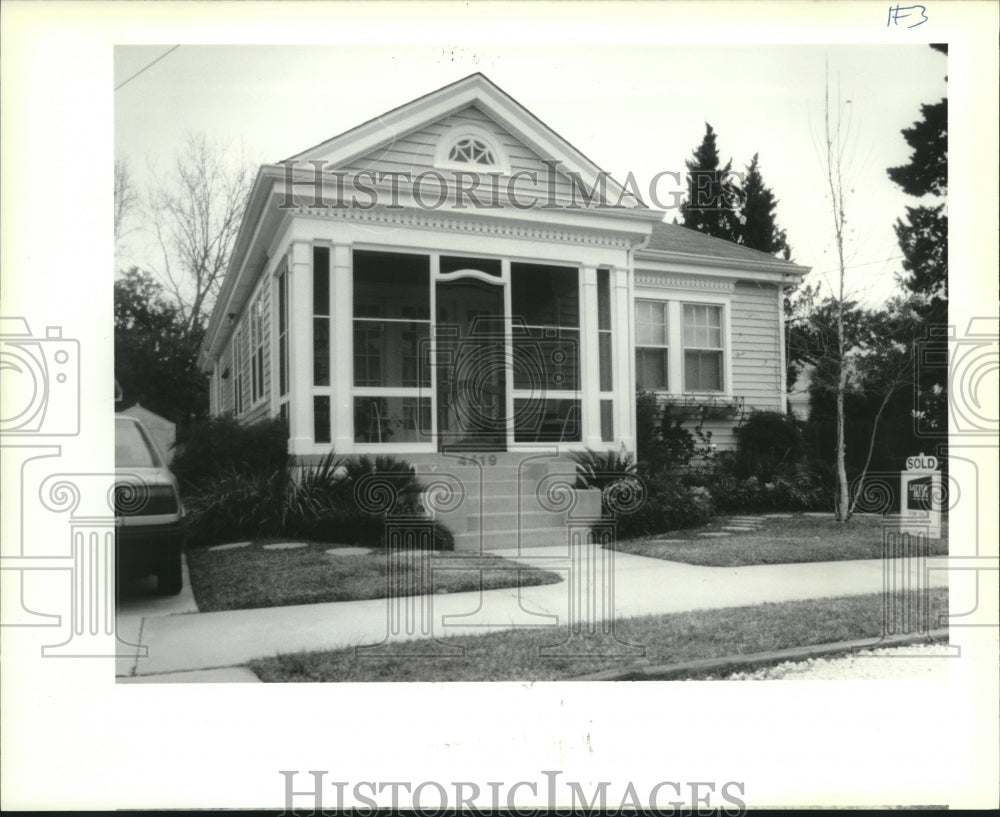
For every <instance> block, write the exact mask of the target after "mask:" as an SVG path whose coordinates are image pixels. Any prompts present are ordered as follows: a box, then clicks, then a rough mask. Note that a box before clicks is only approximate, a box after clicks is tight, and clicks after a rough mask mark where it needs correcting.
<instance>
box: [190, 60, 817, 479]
mask: <svg viewBox="0 0 1000 817" xmlns="http://www.w3.org/2000/svg"><path fill="white" fill-rule="evenodd" d="M634 187H635V185H634V183H633V184H632V185H629V184H626V185H624V186H623V185H622V184H619V183H618V182H616V181H615V180H613V179H611V178H610V177H609V176H608V174H607V173H605V172H604V171H602V170H601V169H600V168H599V167H597V166H596V165H595V164H594V163H593V162H592V161H590V160H589V159H588V158H587V157H586V156H585V155H583V154H582V153H581V152H580V151H579V150H577V149H576V148H575V147H573V145H571V144H570V143H569V142H567V141H566V140H565V139H563V138H562V137H561V136H559V135H558V134H556V133H554V132H553V131H552V130H551V129H550V128H548V127H547V126H546V125H545V124H544V123H543V122H541V121H540V120H539V119H537V118H536V117H535V116H533V115H532V114H531V113H529V112H528V111H527V110H525V109H524V108H523V107H522V106H521V105H520V104H519V103H518V102H517V101H515V100H514V99H512V98H511V97H510V96H508V95H507V94H506V93H504V92H503V91H502V90H500V89H499V88H498V87H497V86H496V85H494V84H493V83H492V82H490V81H489V80H488V79H487V78H486V77H484V76H483V75H482V74H474V75H472V76H469V77H466V78H465V79H462V80H460V81H458V82H456V83H454V84H452V85H449V86H446V87H444V88H441V89H439V90H437V91H434V92H433V93H430V94H428V95H426V96H423V97H420V98H419V99H416V100H414V101H412V102H409V103H407V104H405V105H403V106H402V107H399V108H396V109H394V110H392V111H389V112H388V113H386V114H384V115H382V116H380V117H378V118H376V119H373V120H371V121H369V122H366V123H364V124H362V125H359V126H358V127H356V128H354V129H352V130H350V131H347V132H346V133H343V134H341V135H339V136H336V137H334V138H332V139H330V140H328V141H326V142H323V143H322V144H319V145H316V146H315V147H312V148H310V149H308V150H306V151H304V152H302V153H300V154H298V155H296V156H293V157H291V158H290V159H288V160H286V161H284V162H281V163H279V164H276V165H266V166H264V167H262V168H261V169H260V171H259V172H258V175H257V178H256V181H255V183H254V186H253V189H252V192H251V194H250V198H249V202H248V205H247V208H246V213H245V216H244V219H243V223H242V225H241V228H240V231H239V234H238V236H237V239H236V241H235V244H234V248H233V252H232V259H231V262H230V265H229V269H228V272H227V274H226V277H225V280H224V282H223V284H222V288H221V291H220V293H219V296H218V300H217V302H216V307H215V310H214V312H213V314H212V316H211V319H210V321H209V324H208V329H207V332H206V334H205V339H204V343H203V345H202V348H201V351H200V356H199V364H200V366H201V367H202V369H203V370H204V371H205V372H206V373H207V374H209V375H210V377H211V397H210V401H211V411H212V412H213V413H214V414H220V413H226V412H232V413H233V414H235V416H236V417H238V418H239V419H240V420H242V421H244V422H252V421H255V420H258V419H261V418H264V417H268V416H273V415H277V414H280V415H282V416H284V417H286V418H287V419H288V423H289V429H290V439H289V453H290V454H291V455H293V456H294V457H295V459H296V461H297V462H299V463H302V464H308V463H312V462H316V461H318V460H319V459H320V458H321V457H322V456H323V455H324V454H326V453H328V452H329V451H330V450H331V448H332V449H333V450H335V451H336V452H337V454H338V455H350V454H391V455H394V456H401V457H405V458H406V459H408V460H410V461H411V462H415V463H418V464H423V465H425V466H426V467H433V466H431V465H428V464H431V463H434V462H435V461H440V459H441V454H447V453H449V452H450V453H454V452H467V453H468V454H471V455H474V456H479V457H480V458H483V457H484V456H487V457H489V459H488V461H489V462H492V463H499V464H501V465H507V466H510V467H514V466H515V465H516V464H517V463H518V462H520V461H521V459H523V458H524V457H526V456H529V455H531V454H533V453H539V452H554V453H556V454H565V453H566V452H568V451H573V450H579V449H584V448H594V449H601V448H609V447H613V448H615V449H616V450H621V449H625V450H628V451H634V449H635V392H636V387H637V386H638V387H641V388H645V389H649V390H652V391H656V392H657V393H658V395H659V396H660V399H661V400H663V401H665V402H671V403H674V404H676V405H677V406H678V407H679V409H680V410H682V411H685V412H688V413H690V414H692V415H695V414H697V415H699V416H701V415H702V414H706V413H707V414H706V416H707V418H708V419H707V420H706V421H705V422H706V427H708V428H711V429H712V431H713V434H714V440H715V442H716V443H718V444H719V445H720V447H726V446H729V445H732V444H733V443H734V435H733V426H734V425H735V422H736V420H735V418H736V417H737V415H738V414H739V412H741V411H747V410H750V409H753V408H759V409H770V410H784V408H785V404H784V382H783V381H784V371H785V366H784V345H783V340H782V338H783V331H782V292H783V290H784V289H785V288H786V287H788V286H790V285H792V284H794V283H796V282H797V281H798V280H800V279H801V276H802V275H803V274H805V272H806V271H807V270H806V268H804V267H800V266H796V265H794V264H790V263H787V262H784V261H780V260H778V259H776V258H774V257H772V256H769V255H766V254H764V253H760V252H756V251H754V250H749V249H746V248H744V247H739V246H737V245H735V244H732V243H730V242H726V241H722V240H717V239H713V238H710V237H707V236H704V235H702V234H700V233H696V232H693V231H691V230H687V229H685V228H682V227H677V226H672V225H669V224H665V223H664V221H663V219H664V213H663V212H662V211H659V210H656V209H653V208H650V207H648V206H646V205H645V204H644V203H643V202H642V201H641V200H640V197H639V196H638V195H637V194H636V192H637V191H636V190H635V189H634ZM519 458H520V459H519ZM482 461H487V460H485V459H482Z"/></svg>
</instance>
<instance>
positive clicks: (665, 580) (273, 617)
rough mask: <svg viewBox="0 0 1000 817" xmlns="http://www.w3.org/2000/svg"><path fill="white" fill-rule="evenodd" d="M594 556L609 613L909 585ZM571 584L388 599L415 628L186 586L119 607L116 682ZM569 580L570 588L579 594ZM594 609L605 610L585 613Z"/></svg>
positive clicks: (543, 562) (859, 574) (470, 625)
mask: <svg viewBox="0 0 1000 817" xmlns="http://www.w3.org/2000/svg"><path fill="white" fill-rule="evenodd" d="M493 553H496V554H497V555H500V556H505V557H507V558H513V559H518V560H519V561H521V562H523V563H527V564H529V565H531V566H535V567H540V568H546V569H549V570H555V571H556V572H560V571H561V572H563V573H566V571H567V570H568V564H569V563H568V559H567V555H568V551H567V548H566V547H565V546H561V547H552V548H532V549H531V550H528V551H525V552H523V553H519V552H518V551H516V550H502V551H493ZM596 554H597V558H599V559H602V558H607V557H608V556H610V557H611V559H612V563H611V564H608V563H605V566H606V567H607V568H608V570H609V571H613V576H614V581H613V582H608V583H605V585H602V587H604V589H605V592H607V590H610V591H611V592H608V593H607V595H606V596H604V597H603V598H601V597H600V596H601V594H594V597H595V599H596V606H597V607H598V608H600V606H601V605H602V604H607V605H608V607H607V609H610V607H611V605H612V604H613V609H614V614H615V616H616V617H617V618H632V617H636V616H645V615H656V614H663V613H677V612H685V611H690V610H708V609H715V608H722V607H741V606H746V605H755V604H761V603H763V602H783V601H797V600H803V599H816V598H832V597H836V596H851V595H864V594H869V593H878V592H881V591H882V588H883V581H884V573H891V574H892V575H894V576H895V579H896V581H897V582H899V581H901V580H902V578H903V577H902V573H903V572H905V571H906V570H907V569H908V568H909V570H910V572H911V574H912V575H910V576H909V581H910V584H911V586H918V577H917V575H916V573H917V568H916V566H915V565H904V564H903V563H902V562H901V561H893V562H889V563H886V562H883V560H881V559H870V560H864V561H848V562H811V563H804V564H789V565H761V566H753V567H698V566H694V565H687V564H680V563H678V562H667V561H663V560H661V559H651V558H647V557H643V556H633V555H630V554H623V553H617V552H612V551H604V550H598V551H596ZM946 563H947V557H935V558H929V559H927V567H928V568H933V567H934V566H935V565H937V566H940V567H943V566H944V565H945V564H946ZM886 565H888V567H886ZM928 580H929V584H930V586H931V587H946V586H947V583H948V576H947V571H945V570H934V569H931V570H929V572H928ZM570 584H571V583H570V582H567V581H563V582H560V583H559V584H550V585H542V586H537V587H525V588H521V589H516V588H514V589H501V590H487V591H484V592H479V591H473V592H464V593H447V594H440V595H434V596H420V597H410V598H409V599H401V600H397V601H398V603H399V605H400V606H401V607H403V608H405V610H408V611H409V614H410V617H409V621H410V622H411V624H413V625H414V627H413V628H411V630H410V631H409V632H407V631H406V630H405V628H404V629H402V630H401V631H400V632H395V633H392V634H390V633H389V613H390V610H391V609H392V605H391V602H390V600H388V599H373V600H370V601H350V602H334V603H328V604H306V605H297V606H291V607H269V608H263V609H259V610H234V611H225V612H217V613H195V612H194V608H193V603H194V600H193V598H191V597H190V590H188V589H185V593H184V594H182V595H181V596H179V597H176V598H175V599H173V600H163V604H162V605H161V606H160V607H155V606H154V607H153V608H151V609H150V610H148V611H146V612H145V613H144V614H142V615H141V616H139V615H138V613H137V610H136V609H135V608H133V609H132V610H131V611H129V610H128V609H126V610H124V611H122V610H121V609H120V610H119V632H120V633H121V635H122V637H123V638H125V639H126V640H128V641H134V643H137V644H141V645H142V646H145V647H146V648H147V655H146V656H145V657H139V656H138V655H136V656H130V657H128V658H126V659H120V660H119V662H118V665H117V670H116V672H117V675H118V676H120V677H119V679H118V680H119V681H121V682H129V681H132V682H137V681H140V680H142V681H146V682H154V681H164V682H184V681H189V682H205V681H222V682H233V681H252V680H254V678H255V676H253V675H252V673H250V672H249V671H248V670H245V669H240V670H237V668H238V667H240V666H241V665H243V664H246V663H247V662H248V661H250V660H252V659H254V658H266V657H270V656H274V655H276V654H279V653H293V652H299V651H302V650H329V649H338V648H343V647H351V646H355V645H362V644H377V643H380V642H383V641H398V640H404V639H409V638H420V637H426V636H427V635H429V634H430V633H431V632H433V635H434V636H436V637H439V638H442V637H446V636H451V635H475V634H482V633H486V632H492V631H496V630H504V629H509V628H511V627H554V626H559V625H560V624H565V623H566V622H567V621H569V620H570V619H569V615H570V612H571V609H570V589H571V588H570ZM188 587H189V584H188V582H187V576H186V575H185V588H188ZM579 590H580V588H579V587H577V588H576V591H577V593H578V594H579ZM185 594H186V595H185ZM577 606H579V595H578V602H577ZM594 617H595V618H597V619H600V618H603V617H605V616H604V615H602V614H601V613H600V612H596V613H594ZM422 628H423V629H422ZM223 668H227V669H224V671H223ZM206 670H209V671H211V670H217V671H216V672H208V673H204V672H199V674H198V675H197V676H196V675H194V673H191V671H206ZM172 673H177V674H176V675H173V674H172ZM188 673H191V674H188ZM148 676H157V677H156V678H152V677H148Z"/></svg>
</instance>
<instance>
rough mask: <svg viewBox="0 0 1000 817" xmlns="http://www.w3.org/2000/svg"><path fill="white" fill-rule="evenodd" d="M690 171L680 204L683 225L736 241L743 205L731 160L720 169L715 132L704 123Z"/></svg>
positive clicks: (690, 162) (688, 162) (688, 165)
mask: <svg viewBox="0 0 1000 817" xmlns="http://www.w3.org/2000/svg"><path fill="white" fill-rule="evenodd" d="M685 166H686V167H687V169H688V195H687V199H686V200H685V202H684V204H682V205H681V216H682V217H683V219H684V226H685V227H689V228H690V229H692V230H697V231H698V232H700V233H705V234H706V235H711V236H715V237H716V238H724V239H726V240H727V241H735V240H736V235H737V228H738V227H739V223H738V221H737V218H736V214H735V210H736V209H737V208H738V207H739V205H740V204H741V202H742V195H741V191H740V190H739V188H738V187H737V186H736V185H735V184H733V179H732V175H733V174H732V161H728V162H726V164H725V166H724V167H720V166H719V149H718V146H717V145H716V141H715V131H714V130H713V129H712V126H711V125H709V124H708V123H707V122H706V123H705V137H704V139H702V141H701V144H700V145H699V146H698V147H697V148H696V149H695V151H694V154H693V155H692V156H691V158H690V159H689V160H688V161H687V162H685Z"/></svg>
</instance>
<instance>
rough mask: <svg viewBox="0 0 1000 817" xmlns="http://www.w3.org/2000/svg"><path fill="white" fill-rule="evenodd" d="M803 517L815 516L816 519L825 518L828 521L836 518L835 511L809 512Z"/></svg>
mask: <svg viewBox="0 0 1000 817" xmlns="http://www.w3.org/2000/svg"><path fill="white" fill-rule="evenodd" d="M802 515H803V516H813V517H816V518H820V517H823V518H826V519H833V518H834V516H833V511H826V512H823V511H809V512H808V513H804V514H802Z"/></svg>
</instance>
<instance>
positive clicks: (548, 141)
mask: <svg viewBox="0 0 1000 817" xmlns="http://www.w3.org/2000/svg"><path fill="white" fill-rule="evenodd" d="M463 122H464V123H467V124H468V125H470V126H473V127H479V128H482V129H484V130H486V131H488V132H489V133H490V134H492V135H493V136H494V138H495V139H496V140H497V142H499V143H500V144H501V146H502V150H503V153H504V154H505V159H506V160H507V164H508V165H509V167H505V168H504V170H505V171H507V172H510V173H515V172H518V171H529V172H531V171H536V172H538V173H540V174H542V173H545V174H548V173H550V172H551V171H550V170H549V168H552V167H554V168H555V169H556V173H557V175H558V184H559V187H560V188H561V190H562V191H563V192H566V191H568V190H569V189H570V184H569V179H570V175H569V174H574V176H575V178H576V179H578V180H579V184H580V185H581V186H582V188H583V189H585V190H587V191H591V190H593V189H595V184H596V182H597V181H598V179H599V177H600V174H601V172H602V171H601V169H600V168H599V167H598V166H597V165H596V164H594V162H592V161H591V160H590V159H588V158H587V157H586V156H585V155H584V154H582V153H581V152H580V151H579V150H577V149H576V148H575V147H573V145H571V144H570V143H569V142H567V141H566V140H565V139H563V138H562V137H561V136H559V134H557V133H556V132H555V131H553V130H552V129H551V128H549V127H548V126H547V125H546V124H545V123H544V122H542V121H541V120H540V119H538V118H537V117H536V116H534V115H533V114H532V113H530V112H529V111H528V110H527V109H525V108H524V107H523V106H522V105H521V104H520V103H518V102H517V101H516V100H514V99H513V98H512V97H510V96H509V95H508V94H507V93H505V92H504V91H502V90H501V89H500V88H498V87H497V86H496V85H494V84H493V83H492V82H490V80H488V79H487V78H486V77H485V76H483V75H482V74H473V75H471V76H468V77H466V78H465V79H462V80H459V81H458V82H455V83H453V84H451V85H447V86H445V87H444V88H440V89H438V90H437V91H434V92H432V93H430V94H427V95H426V96H423V97H420V98H418V99H415V100H413V101H412V102H409V103H407V104H405V105H403V106H401V107H399V108H395V109H393V110H391V111H388V112H387V113H385V114H382V115H381V116H378V117H376V118H374V119H371V120H369V121H368V122H365V123H364V124H362V125H359V126H357V127H355V128H352V129H351V130H349V131H346V132H345V133H342V134H340V135H339V136H335V137H333V138H332V139H328V140H327V141H325V142H322V143H320V144H319V145H316V146H314V147H312V148H309V149H308V150H306V151H303V152H302V153H299V154H297V155H295V156H292V157H290V158H289V159H287V160H285V163H289V162H293V163H295V164H296V165H308V164H311V163H314V162H322V163H323V164H324V167H326V168H330V169H338V170H339V169H343V170H359V169H363V168H372V167H377V168H378V169H383V168H384V169H385V170H387V171H396V172H411V173H413V172H421V171H422V170H431V169H433V168H434V166H435V164H434V158H435V151H436V150H437V148H438V145H439V142H440V139H441V138H442V136H443V135H445V134H446V133H447V132H448V131H450V130H452V129H453V128H455V127H457V126H458V125H460V124H461V123H463ZM546 162H549V163H550V164H549V165H546ZM554 162H557V163H558V165H554V164H552V163H554ZM597 189H600V186H599V185H597ZM605 191H606V193H605V199H606V200H605V201H604V202H602V203H604V204H612V205H614V204H617V203H619V202H621V203H622V204H623V205H625V206H642V205H641V204H640V203H639V202H637V201H636V200H635V199H634V198H633V197H631V196H630V195H629V194H628V193H623V191H622V188H621V185H620V184H618V182H616V181H615V180H613V179H611V178H610V177H607V178H606V182H605Z"/></svg>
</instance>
